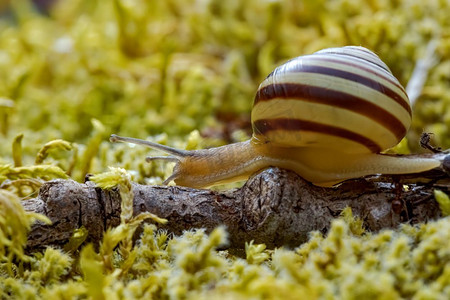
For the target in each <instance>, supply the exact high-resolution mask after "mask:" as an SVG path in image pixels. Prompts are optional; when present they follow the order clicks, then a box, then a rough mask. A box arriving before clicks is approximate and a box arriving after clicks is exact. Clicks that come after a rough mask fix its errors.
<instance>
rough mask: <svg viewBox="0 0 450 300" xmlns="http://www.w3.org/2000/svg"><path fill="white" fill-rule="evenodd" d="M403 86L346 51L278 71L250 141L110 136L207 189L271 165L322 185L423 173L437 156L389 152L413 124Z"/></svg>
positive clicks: (371, 58)
mask: <svg viewBox="0 0 450 300" xmlns="http://www.w3.org/2000/svg"><path fill="white" fill-rule="evenodd" d="M411 116H412V113H411V106H410V103H409V99H408V96H407V94H406V92H405V89H404V88H403V86H402V85H401V84H400V83H399V81H398V80H397V79H396V78H395V77H394V75H393V74H392V73H391V71H390V70H389V68H388V67H387V65H386V64H385V63H384V62H383V61H381V59H380V58H379V57H378V56H377V55H376V54H375V53H373V52H372V51H370V50H368V49H366V48H363V47H359V46H347V47H341V48H329V49H324V50H321V51H318V52H315V53H313V54H311V55H305V56H300V57H297V58H294V59H291V60H289V61H288V62H286V63H284V64H283V65H281V66H279V67H277V68H276V69H275V70H274V71H273V72H272V73H270V74H269V75H268V76H267V78H266V79H265V80H264V81H263V82H262V83H261V85H260V86H259V88H258V90H257V92H256V96H255V99H254V104H253V109H252V113H251V122H252V128H253V135H252V137H251V139H250V140H247V141H245V142H240V143H234V144H230V145H225V146H221V147H217V148H210V149H203V150H194V151H187V150H180V149H175V148H171V147H168V146H165V145H160V144H157V143H153V142H150V141H145V140H140V139H135V138H129V137H120V136H117V135H111V138H110V140H111V142H128V143H133V144H139V145H145V146H148V147H150V148H153V149H156V150H160V151H162V152H165V153H167V154H169V155H168V156H155V157H147V161H152V160H165V161H168V162H175V166H174V169H173V173H172V175H171V176H169V177H168V178H167V179H166V180H165V181H164V184H168V183H169V182H171V181H172V180H173V181H174V182H175V183H176V184H177V185H182V186H187V187H193V188H205V187H209V186H213V185H218V184H223V183H228V182H233V181H238V180H245V179H247V178H248V177H249V176H251V175H252V174H255V173H257V172H259V171H261V170H263V169H265V168H267V167H271V166H272V167H280V168H285V169H289V170H292V171H294V172H296V173H297V174H299V175H300V176H301V177H303V178H304V179H306V180H308V181H309V182H311V183H313V184H315V185H319V186H333V185H335V184H337V183H340V182H342V181H344V180H347V179H351V178H358V177H363V176H367V175H374V174H409V173H420V172H424V171H427V170H430V169H433V168H436V167H439V166H440V164H441V161H440V159H438V158H424V157H417V156H398V155H388V154H382V153H381V152H382V151H384V150H386V149H389V148H391V147H393V146H395V145H396V144H398V143H399V142H400V140H401V139H402V138H403V137H404V136H405V134H406V132H407V130H408V128H409V126H410V123H411Z"/></svg>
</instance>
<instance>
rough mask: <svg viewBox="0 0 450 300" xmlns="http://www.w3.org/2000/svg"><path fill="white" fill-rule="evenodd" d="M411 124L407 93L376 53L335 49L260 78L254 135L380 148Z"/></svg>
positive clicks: (285, 142) (353, 149)
mask: <svg viewBox="0 0 450 300" xmlns="http://www.w3.org/2000/svg"><path fill="white" fill-rule="evenodd" d="M410 123H411V107H410V104H409V100H408V96H407V95H406V92H405V90H404V88H403V87H402V86H401V84H400V83H399V82H398V80H397V79H396V78H395V77H394V76H393V75H392V73H391V71H390V70H389V68H388V67H387V66H386V64H384V63H383V62H382V61H381V60H380V59H379V58H378V56H377V55H375V54H374V53H373V52H371V51H369V50H367V49H365V48H362V47H355V46H349V47H343V48H331V49H325V50H322V51H319V52H316V53H314V54H312V55H306V56H300V57H297V58H295V59H292V60H290V61H288V62H287V63H285V64H283V65H281V66H280V67H278V68H276V69H275V70H274V71H273V72H272V73H270V74H269V76H267V78H266V79H265V80H264V81H263V82H262V83H261V85H260V87H259V89H258V91H257V93H256V97H255V101H254V106H253V110H252V126H253V132H254V137H255V138H256V139H258V140H261V141H265V142H271V143H274V144H277V145H279V146H283V147H286V146H295V147H318V148H332V149H335V150H339V151H344V152H350V153H367V152H373V153H379V152H381V151H382V150H385V149H388V148H390V147H392V146H394V145H396V144H397V143H398V142H399V141H400V140H401V139H402V138H403V137H404V136H405V134H406V132H407V130H408V128H409V126H410Z"/></svg>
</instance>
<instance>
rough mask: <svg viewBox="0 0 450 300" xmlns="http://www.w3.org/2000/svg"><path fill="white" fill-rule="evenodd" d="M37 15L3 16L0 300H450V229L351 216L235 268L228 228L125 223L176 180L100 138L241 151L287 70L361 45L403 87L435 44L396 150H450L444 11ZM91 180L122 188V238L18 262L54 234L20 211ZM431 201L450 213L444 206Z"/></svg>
mask: <svg viewBox="0 0 450 300" xmlns="http://www.w3.org/2000/svg"><path fill="white" fill-rule="evenodd" d="M35 2H36V3H38V2H39V3H44V2H54V4H53V6H49V7H48V8H47V9H43V10H44V11H43V12H39V11H38V9H37V8H36V7H35V6H33V4H32V2H31V1H29V0H15V1H7V3H9V5H8V4H4V3H3V2H1V3H0V135H1V136H2V141H4V142H3V143H2V144H1V145H0V185H1V186H0V298H2V299H6V298H13V299H14V298H15V299H53V298H55V299H74V298H81V299H85V298H92V299H109V298H111V299H122V298H123V299H137V298H156V299H160V298H161V299H214V298H220V299H249V298H251V299H263V298H264V299H336V298H337V299H339V298H342V299H356V298H364V299H366V298H367V299H381V298H382V299H399V298H408V299H409V298H411V299H439V298H442V299H448V298H450V245H449V243H448V241H449V238H450V237H449V232H450V219H449V217H448V216H447V217H444V218H442V219H441V220H437V221H433V222H429V223H428V224H421V225H418V226H408V225H405V226H402V227H401V228H398V229H396V230H385V231H382V232H380V233H377V234H374V233H370V232H366V231H365V230H364V227H363V226H362V221H361V220H360V219H358V218H354V217H353V215H352V213H351V211H350V210H349V209H346V210H344V211H343V213H342V216H341V217H340V218H339V219H338V220H336V221H334V222H333V224H332V226H331V229H330V231H329V232H328V233H327V234H326V235H323V234H322V233H319V232H312V233H311V234H310V238H309V240H308V241H307V242H306V243H304V244H302V245H298V247H297V248H295V249H284V248H280V249H266V247H265V245H258V244H255V243H253V242H252V241H247V244H246V249H245V255H243V256H242V257H240V256H237V255H234V254H231V253H228V252H227V251H224V250H219V249H222V247H223V245H226V242H227V233H226V230H225V229H224V228H220V227H219V228H217V229H216V230H215V231H213V232H211V233H208V234H207V233H205V232H204V231H203V230H202V229H198V230H193V231H187V232H185V233H183V234H182V235H180V236H173V235H172V234H169V233H168V232H166V231H163V230H161V229H159V228H158V224H159V223H160V222H164V220H162V219H160V218H158V217H157V216H154V215H152V214H141V215H138V216H133V215H132V202H131V201H132V195H133V194H132V193H133V189H132V184H131V181H132V180H133V181H136V182H140V183H146V184H159V183H161V182H162V180H163V179H164V178H167V176H168V175H169V174H170V173H171V168H172V166H171V165H170V164H167V165H163V164H160V163H159V162H152V163H151V164H147V163H145V161H144V158H145V156H147V155H152V154H154V153H153V152H149V151H148V149H145V148H143V147H140V146H134V147H131V146H129V145H127V144H114V145H113V144H111V143H109V142H108V140H107V138H108V136H109V134H111V133H117V134H121V135H127V136H133V137H138V138H145V139H149V140H152V141H155V142H159V143H162V144H168V145H171V146H174V147H177V148H181V149H199V148H205V147H211V146H218V145H222V144H225V143H230V142H235V141H242V140H245V139H248V138H249V137H250V136H251V126H250V109H251V105H252V99H253V97H254V93H255V91H256V89H257V87H258V84H259V83H260V82H261V81H262V79H263V78H264V77H265V76H267V74H268V73H270V72H271V71H272V70H273V68H274V67H275V66H276V65H278V64H280V63H282V62H284V61H286V60H287V59H290V58H292V57H295V56H299V55H303V54H309V53H312V52H314V51H316V50H319V49H321V48H325V47H332V46H343V45H349V44H353V45H361V46H365V47H367V48H370V49H372V50H373V51H375V52H376V53H377V54H378V55H379V56H380V57H381V58H382V59H383V61H385V62H386V63H387V65H388V66H389V67H390V68H391V70H392V71H393V73H394V74H395V76H396V77H398V78H399V80H400V82H401V83H402V84H403V85H406V83H407V82H408V80H409V78H410V76H411V72H412V70H413V68H414V66H415V64H416V62H417V61H418V59H420V58H421V57H422V56H423V54H424V53H425V50H426V46H427V44H428V42H429V41H430V40H432V39H435V40H436V43H437V47H436V51H435V57H434V59H435V65H434V66H432V68H431V70H430V72H429V76H428V79H427V81H426V83H425V87H424V90H423V92H422V94H421V96H420V97H419V99H418V101H417V103H416V104H415V107H414V109H413V110H414V118H413V125H412V128H411V130H410V131H409V133H408V136H407V139H405V140H403V141H402V142H401V144H400V145H399V146H397V147H396V148H395V151H397V152H400V153H408V152H410V151H417V150H418V146H417V145H418V142H417V141H418V137H419V135H420V134H421V133H422V131H427V132H433V133H434V142H435V143H436V144H437V145H438V146H440V147H442V148H449V147H450V135H449V132H450V130H449V127H450V114H449V109H448V106H449V104H450V80H449V79H450V77H449V76H450V75H449V74H450V73H449V72H448V70H449V68H450V18H448V16H449V15H450V4H449V2H448V1H442V0H429V1H420V0H400V1H385V0H371V1H363V2H362V1H357V0H334V1H324V0H320V1H294V0H277V1H257V0H248V1H239V0H228V1H220V0H203V1H198V0H186V1H176V0H165V1H135V0H131V1H123V0H104V1H89V0H77V1H71V0H59V1H35ZM337 12H338V13H337ZM111 167H112V168H111ZM122 168H123V169H122ZM125 170H126V171H125ZM88 174H94V176H92V177H90V178H91V180H93V181H95V182H96V183H97V184H98V185H99V186H102V187H103V188H113V187H114V188H118V189H119V191H120V194H121V197H122V215H121V223H120V225H119V226H118V227H116V228H111V229H109V230H108V231H107V232H105V234H104V237H103V240H102V241H101V243H100V246H99V248H98V249H97V248H95V247H94V246H92V245H89V244H88V245H86V244H85V240H86V236H87V234H88V233H87V232H86V230H85V229H84V228H80V229H78V230H77V231H76V232H74V234H73V237H72V239H71V240H70V241H69V242H68V243H67V244H66V245H65V246H63V247H62V249H53V248H48V249H46V250H44V251H43V252H41V253H35V254H33V255H31V254H25V252H24V246H25V244H26V236H27V232H28V230H29V229H30V224H31V222H32V221H33V220H39V221H42V222H46V221H48V220H47V219H46V218H44V217H42V216H40V215H36V214H31V213H27V212H25V211H24V210H23V208H22V207H21V205H20V200H21V199H23V198H30V197H34V196H36V194H37V192H38V190H39V187H40V186H41V185H42V184H43V183H44V182H45V181H47V180H50V179H54V178H71V179H75V180H78V181H83V180H84V178H85V177H86V176H87V175H88ZM435 197H436V200H437V201H438V203H439V204H440V207H441V211H442V213H443V214H444V215H448V202H449V201H448V197H447V196H446V195H445V194H443V193H440V192H438V191H436V194H435ZM147 219H149V220H152V222H153V224H148V223H145V224H143V221H144V220H147ZM138 226H142V233H141V234H140V236H139V237H138V239H137V240H136V241H135V243H133V236H134V234H135V232H136V229H137V228H138Z"/></svg>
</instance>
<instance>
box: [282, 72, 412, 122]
mask: <svg viewBox="0 0 450 300" xmlns="http://www.w3.org/2000/svg"><path fill="white" fill-rule="evenodd" d="M286 67H288V68H287V69H286V71H285V72H299V73H302V72H304V73H315V74H324V75H329V76H334V77H339V78H343V79H347V80H350V81H353V82H357V83H359V84H361V85H364V86H367V87H368V88H371V89H373V90H375V91H378V92H381V93H383V94H385V95H386V96H388V97H389V98H391V99H392V100H394V101H395V102H396V103H398V104H399V105H401V106H402V107H403V108H404V109H405V110H406V111H407V112H408V114H409V115H410V116H411V115H412V112H411V106H410V105H409V103H408V102H406V101H405V100H404V98H403V97H402V96H400V95H399V94H397V93H396V92H395V91H393V90H392V89H390V88H389V87H387V86H385V85H383V84H381V83H380V82H379V81H376V80H373V79H370V78H368V77H365V76H361V75H360V74H357V73H353V72H348V71H343V70H339V69H334V68H327V67H322V66H314V65H304V64H293V65H289V66H286Z"/></svg>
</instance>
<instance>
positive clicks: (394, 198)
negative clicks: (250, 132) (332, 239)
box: [22, 168, 450, 251]
mask: <svg viewBox="0 0 450 300" xmlns="http://www.w3.org/2000/svg"><path fill="white" fill-rule="evenodd" d="M429 174H430V173H429ZM430 177H432V178H434V181H433V182H427V183H420V184H419V183H414V184H409V185H408V186H407V188H406V189H405V188H404V186H403V185H402V184H403V182H404V181H405V180H406V179H405V177H401V178H399V177H375V178H372V179H359V180H351V181H348V182H346V183H344V184H342V185H340V186H339V187H337V188H321V187H317V186H314V185H312V184H310V183H308V182H306V181H305V180H303V179H302V178H301V177H300V176H298V175H297V174H295V173H293V172H290V171H286V170H282V169H278V168H269V169H267V170H265V171H263V172H261V173H259V174H257V175H255V176H254V177H252V178H250V179H249V180H248V181H247V183H246V184H245V185H244V186H243V187H241V188H239V189H234V190H230V191H224V192H217V191H212V190H198V189H191V188H186V187H180V186H145V185H140V184H135V183H133V192H134V214H139V213H141V212H146V211H148V212H151V213H154V214H156V215H158V216H159V217H162V218H165V219H167V220H168V223H167V224H165V225H164V226H163V225H158V227H160V228H165V229H167V230H169V232H173V233H174V234H180V233H182V231H183V230H187V229H192V228H205V229H206V230H207V231H208V232H209V231H211V230H212V229H214V228H215V227H217V226H219V225H225V226H226V228H227V230H228V233H229V247H231V248H237V249H239V248H242V247H244V245H245V241H250V240H254V241H255V242H256V243H265V244H266V245H267V246H268V247H270V248H271V247H277V246H282V245H284V246H298V245H300V244H301V243H302V242H305V241H306V240H307V238H308V234H309V233H310V232H311V231H313V230H318V231H321V232H326V231H327V229H328V228H329V225H330V222H331V220H332V219H333V218H335V217H337V216H338V215H339V214H340V213H341V211H342V210H343V209H344V208H345V207H347V206H350V207H351V208H352V211H353V214H354V215H356V216H359V217H360V218H361V219H362V220H363V221H364V226H365V228H366V229H367V230H369V231H378V230H380V229H383V228H395V227H397V226H398V225H399V224H401V223H410V224H417V223H420V222H426V221H427V220H430V219H436V218H439V217H440V210H439V206H438V204H437V202H436V201H435V199H434V195H433V190H434V188H436V187H438V188H439V189H441V190H443V191H444V192H448V191H449V188H450V184H449V182H448V177H447V175H446V174H445V172H442V171H438V172H437V173H431V176H430ZM388 179H389V180H388ZM414 180H415V181H417V178H415V179H414ZM389 181H391V182H392V181H394V182H395V181H397V182H400V181H401V182H400V183H389ZM120 201H121V200H120V195H119V192H118V190H117V189H112V190H102V189H100V188H97V187H95V186H94V184H93V183H92V182H89V181H87V182H86V183H78V182H75V181H73V180H53V181H49V182H46V183H45V184H44V185H43V186H42V187H41V189H40V193H39V195H38V197H37V198H34V199H29V200H24V201H22V203H23V206H24V207H25V209H26V210H28V211H34V212H38V213H41V214H44V215H46V216H47V217H49V218H50V220H51V221H52V225H45V224H43V223H40V222H38V223H36V224H34V225H33V226H32V229H31V231H30V234H29V240H28V248H29V249H30V250H31V251H33V249H38V248H42V247H46V246H62V245H63V244H64V243H66V242H67V241H68V239H69V238H70V237H71V235H72V234H73V231H74V230H75V229H77V228H80V227H81V226H84V227H85V228H86V229H87V230H88V231H89V236H88V241H92V242H98V241H100V240H101V237H102V234H103V232H104V231H105V230H106V229H107V228H109V227H113V226H117V225H118V224H119V223H120Z"/></svg>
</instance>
